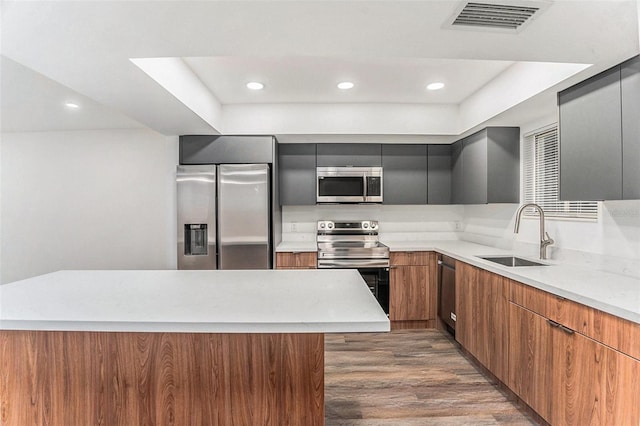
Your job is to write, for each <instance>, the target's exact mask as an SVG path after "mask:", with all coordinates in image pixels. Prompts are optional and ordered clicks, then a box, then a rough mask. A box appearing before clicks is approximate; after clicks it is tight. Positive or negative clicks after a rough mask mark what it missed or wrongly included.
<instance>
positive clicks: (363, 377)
mask: <svg viewBox="0 0 640 426" xmlns="http://www.w3.org/2000/svg"><path fill="white" fill-rule="evenodd" d="M325 419H326V425H327V426H331V425H358V426H360V425H376V426H379V425H385V426H387V425H394V426H396V425H398V426H400V425H474V426H477V425H534V424H535V423H534V422H533V421H532V420H531V419H530V418H529V417H528V416H527V415H526V414H525V413H523V412H521V411H520V410H519V409H518V407H517V406H516V405H514V404H513V403H511V402H510V401H508V400H507V397H506V396H505V395H504V394H503V393H502V392H501V391H500V390H498V388H497V387H496V386H494V385H492V384H491V383H490V382H489V381H488V380H487V379H486V378H485V377H484V376H483V375H482V374H481V373H480V372H479V371H478V370H477V369H476V367H475V366H474V365H473V364H471V363H470V362H469V361H468V360H467V359H466V358H465V357H464V356H463V355H462V354H461V352H460V351H459V350H458V348H457V347H456V345H455V343H453V342H452V341H451V340H450V339H449V338H448V337H447V336H445V335H444V334H443V333H441V332H439V331H436V330H399V331H393V332H391V333H372V334H327V335H326V337H325Z"/></svg>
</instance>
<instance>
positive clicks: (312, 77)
mask: <svg viewBox="0 0 640 426" xmlns="http://www.w3.org/2000/svg"><path fill="white" fill-rule="evenodd" d="M183 60H184V61H185V62H186V63H187V65H189V67H190V68H191V69H192V70H193V72H194V73H195V74H196V76H197V77H198V78H199V79H200V80H202V82H203V83H204V84H205V85H206V86H207V87H209V88H210V90H211V92H212V93H213V94H214V95H215V96H216V98H217V99H218V100H219V101H220V102H221V103H223V104H243V103H281V102H291V103H336V102H337V103H344V102H383V103H436V104H440V103H446V104H458V103H460V102H462V101H463V100H465V99H466V98H467V97H469V95H472V94H473V93H475V92H476V91H477V90H478V88H480V87H482V86H484V85H485V84H486V83H487V82H489V81H491V80H492V79H494V78H495V77H496V76H498V75H499V74H500V73H501V72H502V71H504V70H505V69H507V68H508V67H509V66H510V65H511V64H513V62H508V61H483V60H460V59H424V58H358V57H354V58H337V57H332V58H328V57H309V56H297V57H292V56H289V57H277V58H276V57H269V58H261V57H253V58H246V57H245V58H240V57H233V56H232V57H204V58H202V57H200V58H183ZM249 81H258V82H261V83H263V84H264V85H265V88H264V90H261V91H251V90H247V88H246V84H247V83H248V82H249ZM341 81H351V82H353V83H354V84H355V86H354V88H353V89H351V90H340V89H338V88H337V87H336V85H337V84H338V83H339V82H341ZM432 82H443V83H445V84H446V90H439V91H429V90H426V86H427V84H428V83H432Z"/></svg>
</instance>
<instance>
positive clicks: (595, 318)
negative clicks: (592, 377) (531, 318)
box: [510, 282, 640, 359]
mask: <svg viewBox="0 0 640 426" xmlns="http://www.w3.org/2000/svg"><path fill="white" fill-rule="evenodd" d="M510 300H511V301H512V302H513V303H516V304H518V305H520V306H522V307H524V308H527V309H529V310H531V311H533V312H536V313H538V314H540V315H542V316H544V317H546V318H549V319H551V320H553V321H555V322H557V323H559V324H562V325H564V326H565V327H568V328H570V329H572V330H574V331H577V332H578V333H580V334H582V335H584V336H587V337H589V338H591V339H594V340H596V341H598V342H601V343H604V344H605V345H607V346H610V347H612V348H613V349H616V350H618V351H620V352H622V353H625V354H627V355H629V356H631V357H633V358H636V359H640V325H639V324H636V323H634V322H631V321H627V320H625V319H622V318H618V317H616V316H614V315H611V314H608V313H605V312H602V311H599V310H597V309H594V308H591V307H588V306H584V305H582V304H580V303H577V302H573V301H571V300H567V299H565V298H563V297H559V296H555V295H553V294H550V293H547V292H545V291H542V290H538V289H536V288H533V287H530V286H528V285H525V284H521V283H517V282H512V284H511V291H510Z"/></svg>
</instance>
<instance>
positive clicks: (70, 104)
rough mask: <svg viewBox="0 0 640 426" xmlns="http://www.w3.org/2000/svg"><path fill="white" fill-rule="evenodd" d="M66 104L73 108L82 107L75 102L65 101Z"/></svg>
mask: <svg viewBox="0 0 640 426" xmlns="http://www.w3.org/2000/svg"><path fill="white" fill-rule="evenodd" d="M64 106H66V107H67V108H71V109H78V108H80V105H78V104H76V103H73V102H65V104H64Z"/></svg>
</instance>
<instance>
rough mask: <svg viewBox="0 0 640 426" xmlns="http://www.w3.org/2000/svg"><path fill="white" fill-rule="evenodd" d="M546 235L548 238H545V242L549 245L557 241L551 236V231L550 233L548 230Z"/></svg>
mask: <svg viewBox="0 0 640 426" xmlns="http://www.w3.org/2000/svg"><path fill="white" fill-rule="evenodd" d="M544 236H545V238H546V239H545V240H544V243H545V244H547V245H551V244H553V243H555V241H553V238H551V237H550V236H549V233H548V232H545V233H544Z"/></svg>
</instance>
